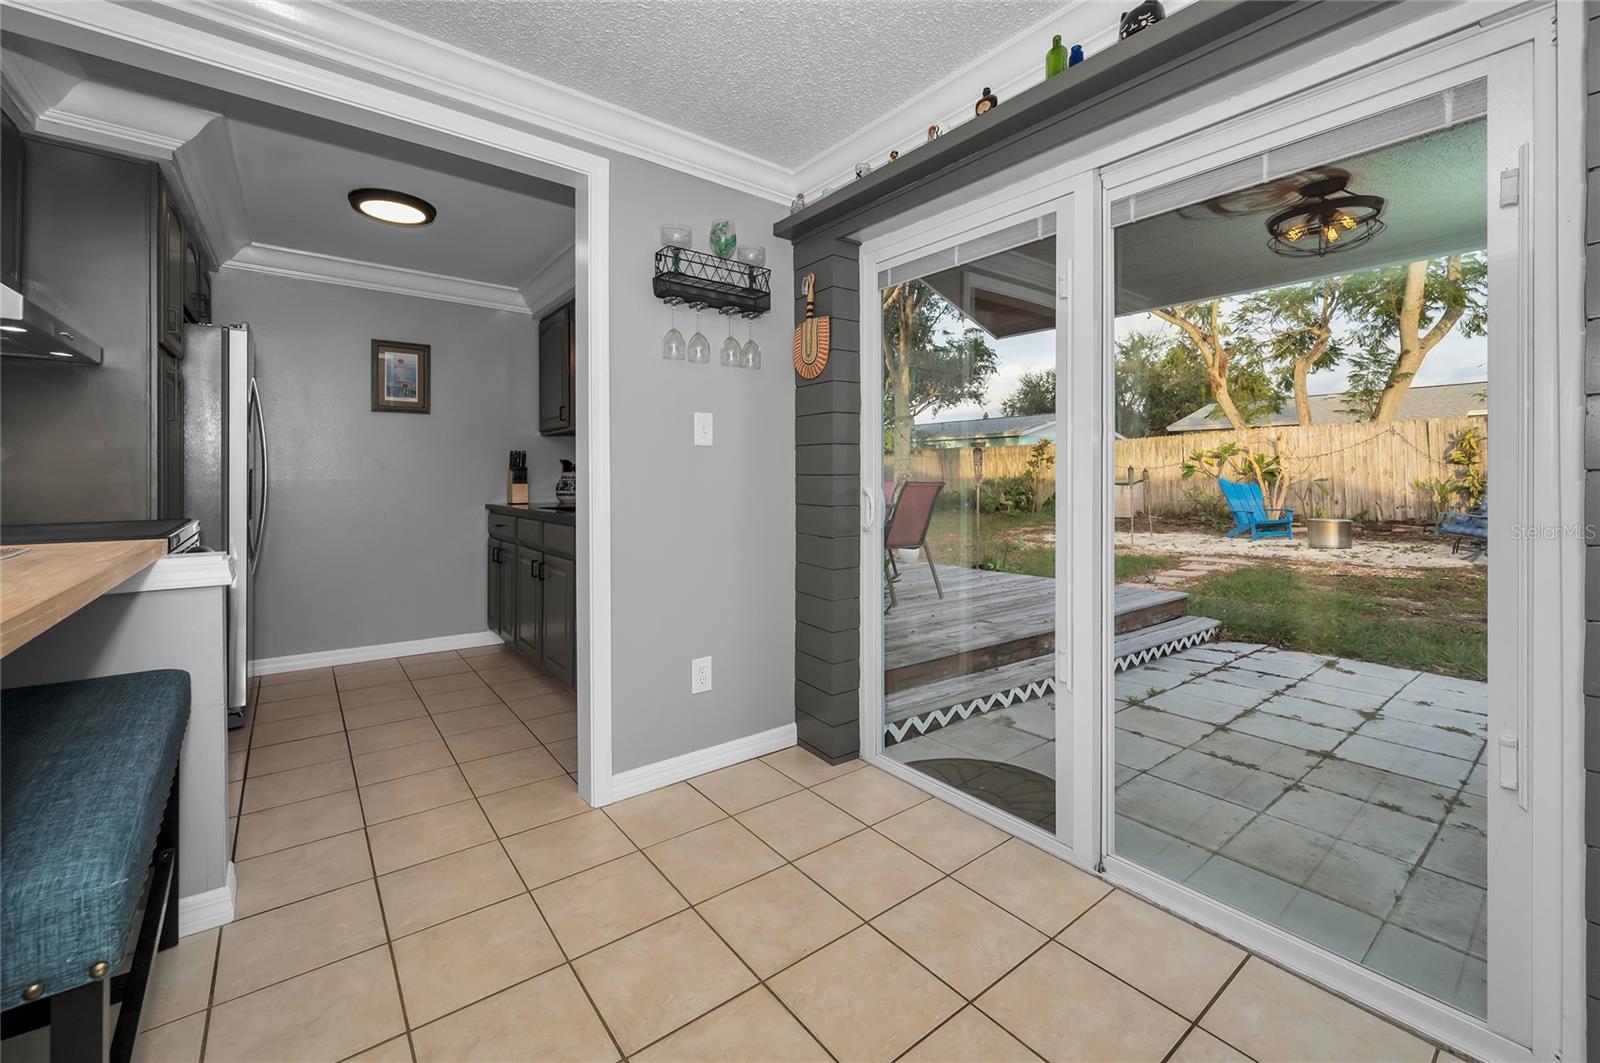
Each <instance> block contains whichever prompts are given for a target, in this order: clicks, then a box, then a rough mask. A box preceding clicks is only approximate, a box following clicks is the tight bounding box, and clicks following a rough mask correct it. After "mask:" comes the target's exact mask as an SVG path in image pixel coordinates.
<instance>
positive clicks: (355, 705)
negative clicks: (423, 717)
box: [339, 677, 417, 726]
mask: <svg viewBox="0 0 1600 1063" xmlns="http://www.w3.org/2000/svg"><path fill="white" fill-rule="evenodd" d="M416 696H417V691H416V690H415V689H413V688H412V686H411V684H410V683H409V682H408V681H406V680H405V679H404V678H403V677H402V678H401V679H400V680H399V681H398V682H391V683H379V684H378V685H376V686H370V687H362V688H361V689H360V690H346V691H342V692H341V693H340V694H339V704H340V706H341V707H342V708H344V709H346V710H348V709H361V708H365V707H367V706H368V705H386V704H388V703H389V702H391V701H410V700H412V699H413V698H415V697H416ZM345 719H346V721H348V720H349V716H348V715H347V716H346V717H345ZM347 726H348V723H347Z"/></svg>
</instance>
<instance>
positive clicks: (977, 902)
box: [872, 879, 1047, 999]
mask: <svg viewBox="0 0 1600 1063" xmlns="http://www.w3.org/2000/svg"><path fill="white" fill-rule="evenodd" d="M872 925H873V926H875V927H877V928H878V930H879V931H880V932H882V933H883V934H884V936H886V937H887V938H889V940H891V941H893V942H894V943H895V944H897V945H899V946H900V947H901V948H903V949H905V950H906V951H907V952H909V953H911V955H912V956H913V957H915V958H916V960H917V961H918V962H919V963H921V964H922V965H923V966H924V967H926V968H928V970H930V971H932V972H933V973H934V974H936V975H938V976H939V977H940V978H943V979H944V980H945V981H946V982H948V983H949V984H950V985H951V986H952V987H953V988H954V989H955V990H956V992H958V993H960V994H961V995H962V996H964V997H967V998H969V999H970V998H972V997H975V996H977V995H978V994H979V993H981V992H983V991H984V990H985V989H987V988H988V987H989V986H990V985H992V984H994V982H996V981H997V980H999V978H1000V977H1001V976H1002V975H1004V974H1005V973H1006V972H1007V971H1009V970H1011V968H1013V967H1015V966H1016V965H1017V964H1019V963H1021V962H1022V961H1023V960H1024V959H1026V958H1027V957H1028V955H1029V954H1030V953H1031V952H1033V951H1034V950H1035V949H1037V948H1038V947H1039V946H1040V945H1043V944H1044V943H1045V941H1046V940H1047V939H1046V938H1045V936H1044V935H1043V934H1041V933H1039V932H1038V931H1037V930H1035V929H1033V928H1032V927H1031V926H1029V925H1028V924H1027V923H1024V922H1023V921H1022V920H1020V919H1018V918H1017V917H1016V916H1014V915H1012V914H1011V913H1009V912H1007V911H1005V910H1004V909H1002V908H999V907H996V906H995V905H993V904H990V903H989V902H988V901H986V900H984V899H983V898H982V897H980V896H978V895H977V894H976V893H973V892H972V891H971V890H969V889H967V887H965V886H963V885H961V883H959V882H956V881H953V880H952V879H944V880H942V881H940V882H936V883H934V884H933V885H932V886H929V887H928V888H927V889H925V890H923V891H922V892H921V893H919V894H917V895H916V896H914V897H912V898H910V899H908V900H906V901H905V902H904V903H902V904H898V905H896V906H895V907H893V908H891V909H889V910H888V911H887V912H884V913H883V914H882V915H880V916H878V918H876V919H874V920H873V921H872Z"/></svg>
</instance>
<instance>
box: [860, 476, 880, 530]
mask: <svg viewBox="0 0 1600 1063" xmlns="http://www.w3.org/2000/svg"><path fill="white" fill-rule="evenodd" d="M874 502H875V499H874V498H873V497H872V492H871V491H869V490H867V489H866V488H865V487H863V488H862V489H861V531H862V532H863V533H867V532H870V531H872V527H873V525H874V524H875V523H877V520H876V518H877V513H876V506H875V505H874Z"/></svg>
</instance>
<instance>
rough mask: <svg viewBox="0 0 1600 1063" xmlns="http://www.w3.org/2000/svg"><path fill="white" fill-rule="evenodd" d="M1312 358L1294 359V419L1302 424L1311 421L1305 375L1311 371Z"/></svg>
mask: <svg viewBox="0 0 1600 1063" xmlns="http://www.w3.org/2000/svg"><path fill="white" fill-rule="evenodd" d="M1311 362H1312V359H1309V358H1296V359H1295V360H1294V419H1295V420H1296V421H1298V422H1299V423H1300V424H1302V425H1309V424H1310V423H1311V396H1310V395H1308V394H1306V377H1307V375H1309V374H1310V372H1311Z"/></svg>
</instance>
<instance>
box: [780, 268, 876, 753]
mask: <svg viewBox="0 0 1600 1063" xmlns="http://www.w3.org/2000/svg"><path fill="white" fill-rule="evenodd" d="M858 251H859V246H858V245H857V244H855V243H853V242H851V241H848V240H838V239H831V238H822V237H819V238H815V239H811V240H803V241H801V242H800V243H798V244H796V245H795V249H794V276H795V285H794V291H795V308H794V320H795V324H796V325H798V324H799V323H800V322H801V321H803V320H805V314H806V300H805V285H806V275H807V274H809V273H815V274H816V276H817V281H816V312H817V314H818V315H819V316H821V315H824V314H826V315H828V316H829V317H830V318H831V324H830V328H831V330H832V335H831V343H830V347H829V355H828V364H827V367H826V368H825V369H823V371H822V372H821V374H819V375H818V376H817V377H816V378H815V379H814V380H806V379H805V378H803V377H801V376H799V375H798V374H797V375H796V376H795V383H796V385H797V386H796V387H795V392H794V416H795V431H794V457H795V460H794V472H795V478H794V494H795V534H796V544H795V612H794V615H795V658H794V677H795V678H794V704H795V727H796V730H797V731H798V737H799V740H800V744H801V745H803V746H805V747H806V748H807V749H810V750H811V751H812V752H813V753H816V754H818V755H819V756H822V757H824V758H826V759H828V760H830V761H835V762H837V761H840V760H844V759H846V758H849V757H853V756H855V755H856V754H857V752H858V751H859V746H860V738H859V736H860V730H859V724H858V719H859V716H860V711H859V706H860V699H859V696H858V690H857V687H858V681H859V678H860V666H859V661H858V659H857V658H858V652H859V646H860V629H861V606H860V600H859V599H860V569H861V564H860V542H861V538H860V536H861V531H860V529H861V498H860V492H859V485H860V482H861V324H860V322H859V321H857V320H856V318H857V317H859V315H860V312H861V311H860V309H859V307H860V303H861V301H860V298H859V297H858V294H857V288H858V287H859V286H860V278H859V266H858V262H859V254H858Z"/></svg>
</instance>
